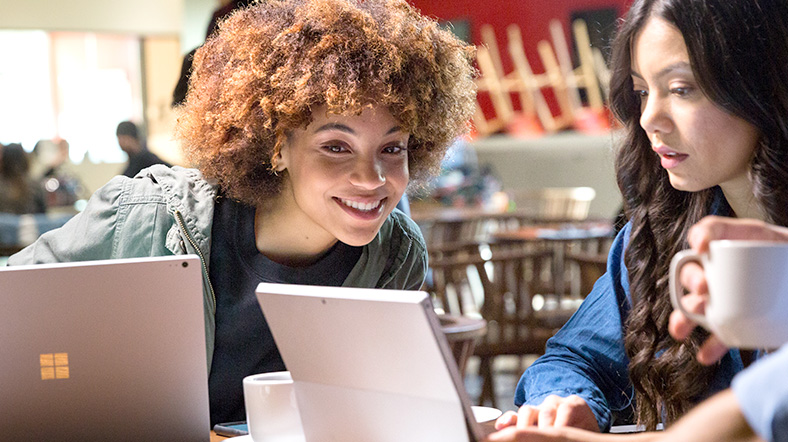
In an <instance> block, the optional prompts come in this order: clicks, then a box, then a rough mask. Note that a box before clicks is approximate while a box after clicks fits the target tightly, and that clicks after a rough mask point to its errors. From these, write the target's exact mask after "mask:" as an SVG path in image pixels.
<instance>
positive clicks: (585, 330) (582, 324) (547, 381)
mask: <svg viewBox="0 0 788 442" xmlns="http://www.w3.org/2000/svg"><path fill="white" fill-rule="evenodd" d="M629 231H630V227H629V225H627V226H626V227H625V228H624V229H622V231H621V232H620V233H619V235H618V237H617V238H616V240H615V242H614V243H613V246H612V248H611V250H610V254H609V255H608V263H607V273H605V275H603V276H602V277H601V278H600V279H599V280H598V281H597V282H596V284H595V285H594V288H593V290H592V291H591V293H590V294H589V295H588V297H587V298H586V300H585V301H584V302H583V304H582V305H581V306H580V308H579V309H578V311H577V312H575V314H574V315H573V316H572V318H571V319H570V320H569V321H568V322H567V323H566V324H565V325H564V326H563V327H562V328H561V330H560V331H559V332H558V333H556V335H555V336H553V337H552V338H551V339H550V340H549V341H548V342H547V348H546V352H545V354H544V355H543V356H542V357H540V358H539V359H537V360H536V362H534V363H533V364H532V365H531V366H530V367H529V368H528V369H527V370H526V371H525V373H524V374H523V376H522V377H521V378H520V382H519V383H518V385H517V390H516V392H515V404H516V405H517V406H520V405H523V404H529V405H539V404H541V403H542V401H543V400H544V399H545V397H547V396H549V395H557V396H562V397H566V396H569V395H572V394H575V395H578V396H580V397H581V398H583V399H584V400H585V401H586V403H587V404H588V405H589V406H590V407H591V410H592V411H593V412H594V415H595V416H596V419H597V422H598V424H599V428H600V430H602V431H606V430H608V429H609V427H610V425H611V417H612V412H614V411H622V410H625V409H627V408H628V407H629V406H630V405H631V403H632V397H633V396H634V391H633V388H632V386H631V384H630V382H629V375H628V370H627V366H628V364H629V359H628V358H627V356H626V352H625V350H624V335H623V323H624V319H625V318H626V315H627V314H628V311H629V306H630V300H629V299H628V298H629V296H628V292H629V283H628V281H627V272H626V267H625V265H624V262H623V253H624V248H625V243H626V240H627V239H628V237H629Z"/></svg>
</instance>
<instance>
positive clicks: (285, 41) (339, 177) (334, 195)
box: [9, 0, 475, 424]
mask: <svg viewBox="0 0 788 442" xmlns="http://www.w3.org/2000/svg"><path fill="white" fill-rule="evenodd" d="M471 56H472V49H471V48H469V47H468V46H466V45H465V44H463V43H462V42H460V41H459V40H458V39H456V38H455V37H454V36H452V35H451V34H450V33H449V32H447V31H444V30H441V29H439V28H438V26H437V25H436V23H435V22H434V21H433V20H430V19H428V18H426V17H424V16H422V15H421V14H420V13H419V12H418V11H416V10H415V9H414V8H412V7H410V6H409V5H408V4H407V3H406V2H405V1H403V0H364V1H361V0H269V1H265V2H260V3H256V4H253V5H251V6H250V7H248V8H244V9H240V10H238V11H236V12H235V13H233V14H232V15H231V16H230V17H228V18H227V19H226V20H225V21H223V22H222V23H221V24H220V26H219V30H218V32H217V33H215V34H213V36H212V37H211V38H210V39H209V40H208V41H207V42H206V44H205V45H204V46H203V47H202V48H200V49H199V50H198V51H197V53H196V55H195V59H194V72H193V74H192V77H191V79H190V85H189V92H188V95H187V100H186V103H185V105H184V107H183V108H182V113H181V115H180V116H179V120H178V128H177V131H178V134H179V137H180V139H181V140H182V142H183V146H184V149H185V151H186V153H187V155H188V157H189V158H190V159H191V160H192V161H193V163H194V165H195V166H196V169H183V168H179V167H173V168H167V167H163V166H154V167H151V168H149V169H146V170H143V172H141V173H140V174H139V175H137V177H136V178H134V179H127V178H124V177H117V178H115V179H113V180H112V181H111V182H110V183H108V184H107V185H106V186H104V187H103V188H102V189H100V190H99V191H97V192H96V194H95V195H93V197H92V198H91V200H90V202H89V204H88V207H87V208H86V209H85V211H84V212H82V213H81V214H80V215H79V216H77V217H75V218H74V219H73V220H71V221H70V222H69V223H68V224H66V225H65V226H64V227H63V228H61V229H59V230H57V231H54V232H51V233H48V234H45V235H43V236H42V237H41V238H40V239H39V240H38V241H37V242H36V243H34V244H33V245H31V246H30V247H28V248H27V249H25V250H23V251H21V252H19V253H18V254H17V255H14V256H12V257H11V258H10V260H9V263H10V264H12V265H16V264H23V263H40V262H52V261H77V260H88V259H102V258H128V257H138V256H153V255H167V254H185V253H192V254H197V255H199V256H200V257H201V259H202V261H203V265H204V272H203V273H204V275H203V276H204V278H205V281H204V292H205V293H204V302H205V315H206V337H207V346H208V367H209V372H210V375H209V390H210V404H211V422H212V424H216V423H218V422H226V421H233V420H243V419H244V418H245V413H244V404H243V390H242V382H241V381H242V379H243V377H244V376H246V375H249V374H253V373H261V372H269V371H277V370H283V369H285V366H284V363H283V361H282V358H281V356H280V355H279V352H278V350H277V349H276V345H275V344H274V341H273V337H272V336H271V333H270V330H269V329H268V326H267V325H266V322H265V319H264V318H263V317H262V313H261V311H260V308H259V307H258V305H257V301H256V298H255V294H254V289H255V287H256V286H257V284H258V283H259V282H262V281H267V282H280V283H300V284H320V285H337V286H338V285H344V286H357V287H375V288H392V289H418V288H419V287H420V286H421V284H422V282H423V279H424V276H425V272H426V269H427V264H426V259H427V255H426V249H425V244H424V240H423V238H422V236H421V234H420V232H419V230H418V227H417V226H416V225H415V224H414V223H413V222H412V221H411V220H410V219H408V218H407V217H406V216H404V215H403V214H402V213H401V212H399V211H398V210H395V206H396V205H397V202H398V201H399V200H400V198H401V197H402V195H403V193H404V192H405V190H406V187H407V186H408V183H409V182H413V183H415V185H418V184H419V183H420V182H422V181H423V180H424V179H425V178H427V177H429V176H430V174H431V173H432V172H433V171H435V170H436V169H437V167H438V165H439V161H440V160H441V158H442V156H443V154H444V152H445V150H446V148H447V146H448V145H449V144H450V143H451V142H452V141H453V140H454V139H455V138H456V137H457V136H459V135H461V134H463V133H464V131H465V130H466V127H467V124H468V121H469V119H470V116H471V114H472V112H473V109H474V102H475V101H474V100H475V89H474V85H473V75H474V72H473V69H472V67H471V65H470V57H471Z"/></svg>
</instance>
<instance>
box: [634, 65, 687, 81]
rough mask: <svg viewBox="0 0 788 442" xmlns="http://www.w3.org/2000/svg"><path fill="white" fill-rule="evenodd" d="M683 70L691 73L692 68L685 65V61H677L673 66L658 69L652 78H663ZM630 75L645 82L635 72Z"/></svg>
mask: <svg viewBox="0 0 788 442" xmlns="http://www.w3.org/2000/svg"><path fill="white" fill-rule="evenodd" d="M683 69H689V70H690V72H692V68H691V67H690V64H689V63H687V62H686V61H677V62H675V63H673V64H669V65H667V66H665V67H664V68H662V69H660V70H659V72H657V75H655V76H654V77H655V78H661V77H664V76H665V75H667V74H669V73H670V72H672V71H678V70H683ZM631 74H632V76H633V77H638V78H640V79H641V80H645V78H643V76H642V75H640V74H639V73H637V72H635V71H634V70H633V71H631Z"/></svg>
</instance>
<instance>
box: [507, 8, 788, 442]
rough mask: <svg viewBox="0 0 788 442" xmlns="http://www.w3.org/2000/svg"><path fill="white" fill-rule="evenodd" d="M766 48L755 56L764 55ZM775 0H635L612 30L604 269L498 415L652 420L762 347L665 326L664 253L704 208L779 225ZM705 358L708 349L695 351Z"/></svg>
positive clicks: (783, 125)
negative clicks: (618, 215) (512, 408)
mask: <svg viewBox="0 0 788 442" xmlns="http://www.w3.org/2000/svg"><path fill="white" fill-rule="evenodd" d="M767 60H768V61H767ZM786 78H788V4H786V3H785V2H781V1H777V0H752V1H746V2H732V1H728V0H636V1H635V2H634V3H633V5H632V6H631V9H630V10H629V13H628V15H627V16H626V18H625V20H624V21H623V25H622V27H621V29H620V30H619V32H618V35H617V37H616V40H615V42H614V45H613V74H612V79H611V87H610V90H611V96H610V101H611V104H612V109H613V111H614V113H615V115H616V117H617V118H618V119H619V120H620V121H621V123H622V125H623V126H624V139H623V140H622V141H623V143H622V144H621V147H620V148H619V151H618V153H617V159H616V168H617V179H618V184H619V188H620V189H621V192H622V194H623V196H624V201H625V207H626V213H627V216H628V218H629V220H630V221H629V223H628V225H627V226H626V228H625V229H624V230H623V231H622V232H621V233H620V234H619V235H618V237H617V239H616V241H615V243H614V245H613V247H612V249H611V252H610V255H609V258H608V265H607V270H608V271H607V274H606V275H605V276H603V277H602V278H601V279H600V280H599V281H598V282H597V283H596V286H595V287H594V290H593V291H592V292H591V294H590V295H589V296H588V298H587V299H586V301H585V302H584V304H583V305H582V306H581V308H580V309H579V311H578V312H577V313H576V314H575V315H574V317H573V318H572V319H571V320H570V321H569V322H568V323H567V324H566V325H565V326H564V328H563V329H562V330H561V331H560V332H559V333H558V334H556V336H555V337H554V338H553V339H552V340H551V341H549V342H548V345H547V350H546V354H545V355H544V356H542V357H541V358H540V359H539V360H537V361H536V362H535V363H534V364H533V365H532V366H531V367H529V369H528V370H526V372H525V374H524V375H523V377H522V378H521V380H520V383H519V385H518V388H517V393H516V398H515V402H516V403H517V404H518V405H521V404H525V405H524V406H523V407H522V408H520V410H519V415H514V414H509V415H507V416H504V417H503V418H502V419H501V420H500V421H499V426H505V425H511V424H513V423H514V422H517V424H518V425H520V426H528V425H535V424H538V425H539V426H576V427H583V428H587V429H594V430H597V431H599V430H602V431H605V430H607V429H609V428H610V426H611V424H612V423H628V422H632V421H634V422H636V423H638V424H641V425H643V426H644V427H645V428H648V429H653V428H655V427H656V426H657V424H658V423H660V422H662V423H665V424H669V423H671V422H674V421H675V420H676V419H678V418H679V417H680V416H682V415H683V414H685V413H686V412H687V411H688V410H689V409H690V408H691V407H692V406H693V405H694V404H696V403H697V402H699V401H700V400H702V399H704V398H706V397H708V396H710V395H711V394H713V393H715V392H717V391H720V390H723V389H725V388H726V387H728V386H729V384H730V382H731V379H732V377H733V376H734V375H735V374H736V373H737V372H739V371H741V370H742V369H743V368H744V367H746V366H747V365H748V364H749V362H750V361H752V360H753V359H756V358H758V357H759V356H760V355H761V353H762V352H760V351H758V352H750V351H739V350H736V349H734V350H731V351H730V352H728V353H726V354H725V355H724V357H722V358H721V360H720V361H719V362H717V363H715V364H713V365H710V366H705V365H702V364H701V363H699V362H698V361H697V360H696V359H695V354H696V352H697V351H698V348H699V346H700V344H701V342H702V341H703V338H704V336H703V334H702V332H701V331H696V332H695V333H694V334H693V335H692V336H691V337H689V338H688V339H686V340H682V341H676V340H674V339H673V338H671V337H670V335H669V333H668V317H669V315H670V312H671V310H672V308H671V304H670V299H669V295H668V288H667V284H668V266H669V263H670V260H671V258H672V257H673V255H674V254H675V253H676V252H678V251H679V250H682V249H685V248H688V243H687V232H688V229H689V228H690V226H692V225H693V224H695V223H697V222H698V221H699V220H700V219H701V218H702V217H704V216H705V215H709V214H714V215H722V216H733V217H740V218H745V217H746V218H755V219H760V220H763V221H767V222H770V223H774V224H777V225H781V226H786V225H788V187H786V183H788V82H786ZM706 362H708V361H706Z"/></svg>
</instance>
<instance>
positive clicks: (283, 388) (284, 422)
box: [243, 371, 305, 442]
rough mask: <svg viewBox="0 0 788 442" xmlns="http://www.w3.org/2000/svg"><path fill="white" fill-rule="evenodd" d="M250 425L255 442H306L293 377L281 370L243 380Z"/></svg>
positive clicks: (247, 416) (247, 420)
mask: <svg viewBox="0 0 788 442" xmlns="http://www.w3.org/2000/svg"><path fill="white" fill-rule="evenodd" d="M243 385H244V403H245V404H246V423H247V425H248V426H249V434H250V435H251V436H252V440H253V441H254V442H304V441H305V438H304V431H303V428H302V426H301V416H300V414H299V413H298V404H297V403H296V397H295V390H294V389H293V378H292V377H291V376H290V372H287V371H277V372H272V373H262V374H255V375H251V376H247V377H245V378H244V380H243Z"/></svg>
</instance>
